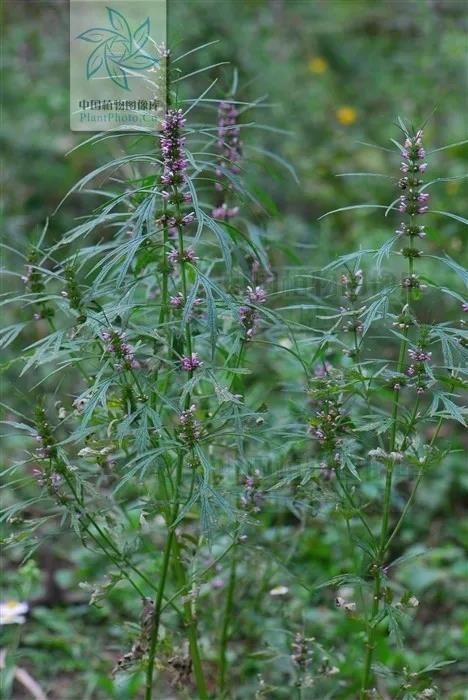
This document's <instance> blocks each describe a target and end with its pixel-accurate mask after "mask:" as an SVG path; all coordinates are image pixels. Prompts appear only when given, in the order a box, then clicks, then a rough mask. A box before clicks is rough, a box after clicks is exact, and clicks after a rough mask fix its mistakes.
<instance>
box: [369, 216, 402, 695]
mask: <svg viewBox="0 0 468 700" xmlns="http://www.w3.org/2000/svg"><path fill="white" fill-rule="evenodd" d="M412 225H413V215H411V216H410V226H412ZM410 248H411V249H412V248H413V239H412V238H410ZM413 271H414V265H413V257H412V256H411V255H410V256H409V258H408V272H409V276H410V278H411V275H412V274H413ZM410 301H411V290H410V288H408V289H407V291H406V303H407V305H408V306H409V304H410ZM407 348H408V327H407V326H406V327H405V329H404V333H403V339H402V340H401V343H400V352H399V357H398V366H397V371H398V374H401V373H402V372H403V367H404V363H405V357H406V351H407ZM399 400H400V392H399V391H398V390H396V389H395V390H394V392H393V410H392V429H391V434H390V441H389V442H390V445H389V451H390V452H394V450H395V447H396V437H397V430H398V408H399ZM393 466H394V463H393V461H389V462H387V467H386V474H385V491H384V503H383V512H382V524H381V529H380V539H379V549H378V554H377V557H376V561H375V562H374V567H373V568H374V590H373V597H372V609H371V616H370V620H369V623H368V631H367V643H366V646H367V650H366V656H365V661H364V671H363V676H362V684H361V692H360V695H359V698H360V700H366V698H367V697H368V690H369V686H370V682H371V669H372V659H373V655H374V648H375V642H376V635H377V624H378V621H377V617H378V614H379V610H380V594H381V588H382V564H383V562H384V559H385V553H386V551H387V549H388V543H387V536H388V525H389V520H390V508H391V501H392V498H391V497H392V481H393ZM392 538H393V535H392Z"/></svg>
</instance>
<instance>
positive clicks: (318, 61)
mask: <svg viewBox="0 0 468 700" xmlns="http://www.w3.org/2000/svg"><path fill="white" fill-rule="evenodd" d="M327 69H328V63H327V62H326V60H325V59H324V58H322V57H321V56H314V57H313V58H311V59H310V60H309V70H310V72H311V73H315V75H321V74H322V73H325V71H326V70H327Z"/></svg>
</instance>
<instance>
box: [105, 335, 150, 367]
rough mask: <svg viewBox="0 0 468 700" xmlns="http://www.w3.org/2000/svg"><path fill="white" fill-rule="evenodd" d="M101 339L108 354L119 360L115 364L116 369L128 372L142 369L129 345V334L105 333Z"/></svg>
mask: <svg viewBox="0 0 468 700" xmlns="http://www.w3.org/2000/svg"><path fill="white" fill-rule="evenodd" d="M101 338H102V340H103V341H104V343H105V344H106V345H105V350H106V352H107V353H109V354H110V355H113V356H114V357H115V359H116V360H117V362H116V363H115V364H114V367H115V369H117V370H124V369H125V370H128V369H138V368H139V367H140V363H139V362H138V360H136V359H135V357H134V351H133V348H132V346H131V345H130V344H129V343H127V340H126V339H127V334H126V333H125V332H124V331H116V330H111V331H103V333H102V334H101Z"/></svg>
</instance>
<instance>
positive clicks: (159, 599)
mask: <svg viewBox="0 0 468 700" xmlns="http://www.w3.org/2000/svg"><path fill="white" fill-rule="evenodd" d="M183 463H184V462H183V455H182V453H180V455H179V458H178V461H177V475H176V484H175V489H174V505H173V510H172V517H171V523H170V526H169V534H168V537H167V540H166V547H165V550H164V559H163V563H162V570H161V574H160V579H159V588H158V593H157V596H156V603H155V606H154V615H153V625H152V630H151V638H150V645H149V652H148V665H147V667H146V682H145V700H151V698H152V696H153V674H154V659H155V656H156V650H157V646H158V639H159V627H160V622H161V608H162V603H163V597H164V588H165V585H166V579H167V573H168V571H169V562H170V559H171V550H172V545H173V541H174V536H175V527H174V526H175V522H176V520H177V516H178V513H179V489H180V484H181V481H182V467H183Z"/></svg>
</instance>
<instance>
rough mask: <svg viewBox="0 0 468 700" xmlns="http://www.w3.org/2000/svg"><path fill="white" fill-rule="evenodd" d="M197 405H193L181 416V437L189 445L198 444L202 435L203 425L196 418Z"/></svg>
mask: <svg viewBox="0 0 468 700" xmlns="http://www.w3.org/2000/svg"><path fill="white" fill-rule="evenodd" d="M195 410H196V406H195V404H192V405H191V406H190V408H188V409H187V410H186V411H182V413H181V414H180V416H179V437H180V438H181V440H182V441H183V442H185V443H187V444H189V445H193V444H194V443H195V442H197V441H198V440H199V439H200V437H201V434H202V429H201V424H200V421H198V420H197V419H196V418H195Z"/></svg>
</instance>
